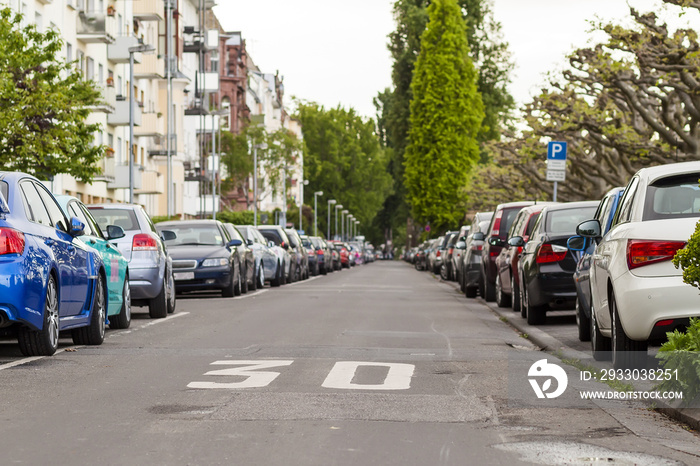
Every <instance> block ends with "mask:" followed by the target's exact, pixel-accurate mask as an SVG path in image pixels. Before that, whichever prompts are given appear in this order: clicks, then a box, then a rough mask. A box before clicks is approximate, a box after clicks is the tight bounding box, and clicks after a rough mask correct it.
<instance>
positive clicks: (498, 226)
mask: <svg viewBox="0 0 700 466" xmlns="http://www.w3.org/2000/svg"><path fill="white" fill-rule="evenodd" d="M502 217H503V211H502V210H499V211H498V212H496V218H495V219H494V220H493V230H491V236H498V235H499V233H500V232H501V218H502Z"/></svg>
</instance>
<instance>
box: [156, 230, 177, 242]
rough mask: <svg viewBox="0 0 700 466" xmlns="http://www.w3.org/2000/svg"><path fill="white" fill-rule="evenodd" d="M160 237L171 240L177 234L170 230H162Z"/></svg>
mask: <svg viewBox="0 0 700 466" xmlns="http://www.w3.org/2000/svg"><path fill="white" fill-rule="evenodd" d="M160 237H161V238H163V241H172V240H174V239H176V238H177V234H176V233H175V232H174V231H172V230H163V231H161V232H160Z"/></svg>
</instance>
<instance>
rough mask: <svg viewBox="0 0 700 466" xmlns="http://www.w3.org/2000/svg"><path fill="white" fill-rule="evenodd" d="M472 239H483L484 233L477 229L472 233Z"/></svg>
mask: <svg viewBox="0 0 700 466" xmlns="http://www.w3.org/2000/svg"><path fill="white" fill-rule="evenodd" d="M472 239H473V240H474V241H484V240H485V239H486V235H485V234H483V233H482V232H480V231H477V232H476V233H474V236H472Z"/></svg>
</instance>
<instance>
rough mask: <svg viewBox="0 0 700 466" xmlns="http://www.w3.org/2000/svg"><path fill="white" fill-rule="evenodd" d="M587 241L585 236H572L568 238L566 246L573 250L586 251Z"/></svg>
mask: <svg viewBox="0 0 700 466" xmlns="http://www.w3.org/2000/svg"><path fill="white" fill-rule="evenodd" d="M587 242H588V241H587V238H584V237H583V236H572V237H571V238H569V239H568V240H566V247H567V248H569V249H570V250H571V251H585V250H586V243H587Z"/></svg>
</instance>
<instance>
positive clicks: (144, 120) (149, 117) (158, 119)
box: [134, 113, 165, 138]
mask: <svg viewBox="0 0 700 466" xmlns="http://www.w3.org/2000/svg"><path fill="white" fill-rule="evenodd" d="M164 129H165V117H163V116H162V115H161V116H158V114H157V113H143V114H142V115H141V126H139V127H138V128H137V129H134V136H137V137H148V136H152V137H159V138H160V137H163V135H164Z"/></svg>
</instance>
